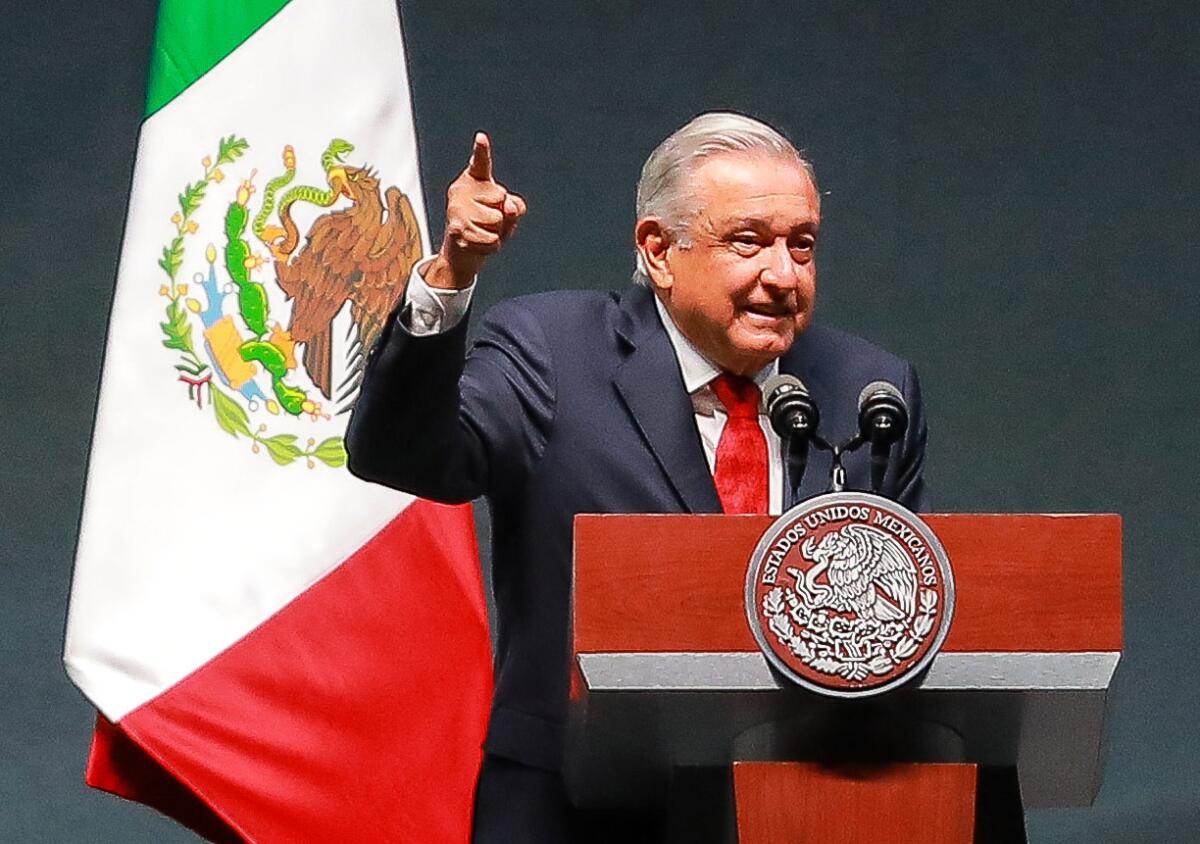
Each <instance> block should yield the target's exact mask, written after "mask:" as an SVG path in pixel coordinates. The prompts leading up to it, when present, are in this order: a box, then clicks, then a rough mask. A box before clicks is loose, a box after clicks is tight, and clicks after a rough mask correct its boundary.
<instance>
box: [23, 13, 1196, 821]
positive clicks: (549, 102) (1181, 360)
mask: <svg viewBox="0 0 1200 844" xmlns="http://www.w3.org/2000/svg"><path fill="white" fill-rule="evenodd" d="M1189 5H1190V4H1184V3H1176V4H1169V3H1158V2H1143V3H1140V4H1130V3H1126V2H1121V3H1117V2H1088V3H1077V4H1063V3H1045V2H1039V3H1030V2H1004V3H964V4H958V3H938V2H911V3H903V4H902V3H851V2H830V3H809V2H804V3H785V2H777V3H772V4H753V3H730V2H723V3H710V4H694V3H690V4H658V3H655V4H643V3H634V2H619V1H618V0H605V1H604V2H587V3H581V2H565V0H557V2H536V3H534V2H519V3H508V4H496V3H491V2H478V3H469V4H468V3H451V2H446V0H436V2H435V0H407V2H404V3H403V4H402V11H403V14H404V23H405V31H406V37H407V39H408V47H409V67H410V71H411V75H412V87H413V95H414V99H415V108H416V123H417V130H418V135H419V137H420V147H421V164H422V172H423V174H424V180H425V185H426V196H427V198H428V204H429V207H430V209H431V212H430V213H431V219H430V225H431V228H432V230H433V231H434V232H439V231H440V227H441V224H442V220H441V208H442V205H443V196H444V193H443V189H444V186H445V185H446V184H447V183H448V182H449V180H450V179H451V178H453V176H454V175H455V174H456V173H457V172H458V170H460V169H461V167H462V166H463V164H464V162H465V160H466V158H467V156H468V154H469V151H470V143H471V133H472V132H473V131H474V130H475V129H477V128H485V129H487V130H489V131H490V132H491V133H492V137H493V142H494V146H495V150H496V168H497V169H496V172H497V177H498V178H499V179H501V180H502V181H505V182H506V183H507V184H508V185H509V186H510V187H511V188H512V189H514V190H518V191H520V192H521V193H523V194H524V195H525V196H526V197H527V198H528V200H529V206H530V211H529V217H528V219H527V220H526V221H525V222H524V223H523V225H522V231H521V232H520V234H519V235H518V236H517V238H516V239H515V241H514V242H513V243H512V244H511V246H510V247H509V248H507V249H506V251H505V254H503V255H502V256H501V257H500V258H499V259H497V260H495V261H494V263H493V264H491V265H489V267H488V270H487V272H486V275H485V278H484V280H483V282H482V287H481V294H480V297H481V300H482V304H483V305H487V304H490V303H492V302H495V301H497V300H499V299H501V298H504V297H507V296H511V295H514V294H517V293H521V292H525V291H531V290H542V289H547V288H555V287H596V288H609V287H613V286H620V285H622V284H623V283H624V280H625V278H626V277H627V274H628V272H629V270H630V269H631V266H632V264H631V258H630V232H631V230H632V225H633V211H632V208H633V192H634V184H635V181H636V178H637V174H638V170H639V168H640V165H641V162H642V161H643V160H644V158H645V156H646V155H647V154H648V153H649V151H650V150H651V149H652V148H653V146H654V145H655V144H656V143H657V142H658V141H659V140H661V139H662V138H663V137H664V136H665V135H667V134H668V133H669V132H670V131H672V130H673V129H675V128H676V127H678V126H679V125H681V124H682V123H683V122H685V121H686V120H687V119H688V118H690V117H691V116H692V115H694V114H696V113H697V112H700V111H704V110H708V109H713V108H733V109H737V110H741V111H745V112H748V113H751V114H754V115H757V116H759V117H761V118H764V119H766V120H767V121H769V122H772V123H774V124H776V125H777V126H779V127H781V128H783V129H784V130H785V131H787V132H788V133H789V134H791V135H792V137H793V138H794V139H795V140H796V141H797V142H798V143H799V144H800V145H801V146H803V147H805V148H806V149H807V150H808V151H809V153H810V154H811V156H812V158H813V159H814V160H815V162H816V165H817V170H818V175H819V178H820V182H821V187H822V189H823V190H824V191H827V192H828V193H827V196H826V197H825V200H824V207H823V212H824V214H823V216H824V225H823V233H822V244H821V249H820V259H819V260H820V266H821V270H820V295H819V297H818V298H819V302H820V305H819V308H818V319H822V320H824V321H826V322H829V323H832V324H835V325H838V326H841V327H843V328H846V329H849V330H851V331H854V332H856V333H860V334H864V335H866V336H868V337H871V338H872V339H874V340H876V341H877V342H879V343H881V344H883V345H885V346H887V347H889V348H891V349H892V350H894V351H896V352H898V353H900V354H901V355H904V356H906V357H908V358H909V359H911V360H912V361H913V362H914V363H915V364H916V365H917V367H918V369H919V371H920V372H921V375H922V380H923V383H924V388H925V394H926V398H927V402H928V413H929V418H930V420H931V423H930V430H931V434H930V446H929V462H928V469H927V472H928V477H929V478H930V480H931V482H932V485H933V490H934V496H935V504H936V506H937V508H938V509H941V510H950V511H1005V512H1008V511H1058V512H1072V511H1115V512H1118V513H1121V514H1122V515H1123V516H1124V517H1125V570H1126V580H1125V584H1126V592H1125V611H1126V616H1125V617H1126V638H1125V643H1126V657H1125V660H1124V661H1123V662H1122V664H1121V668H1120V670H1119V672H1118V679H1117V689H1116V693H1115V695H1114V699H1113V707H1112V718H1111V730H1110V742H1109V748H1108V762H1107V766H1106V771H1105V782H1104V787H1103V789H1102V790H1101V793H1100V796H1099V798H1098V800H1097V801H1096V805H1095V807H1094V808H1092V809H1088V810H1055V811H1041V812H1033V813H1031V814H1030V817H1029V827H1030V840H1031V841H1032V842H1047V841H1114V842H1136V841H1146V842H1174V841H1180V842H1188V841H1200V742H1198V741H1197V727H1196V719H1197V715H1198V714H1200V703H1198V702H1197V701H1198V697H1197V696H1198V693H1200V672H1198V671H1197V669H1196V665H1195V662H1196V651H1197V645H1198V644H1200V632H1198V630H1200V625H1197V623H1196V610H1197V602H1198V597H1200V590H1198V589H1197V587H1196V583H1195V578H1196V573H1197V570H1198V563H1200V561H1198V560H1197V552H1196V550H1195V549H1196V546H1197V537H1196V525H1197V522H1198V521H1200V507H1198V506H1197V500H1196V480H1195V478H1196V473H1197V469H1198V468H1200V466H1198V465H1197V464H1198V461H1197V459H1196V453H1197V449H1198V448H1200V445H1198V444H1197V442H1196V436H1195V435H1196V426H1195V424H1194V420H1195V415H1196V410H1197V407H1198V405H1200V403H1198V401H1197V399H1198V395H1197V393H1198V391H1197V386H1196V383H1197V382H1196V376H1195V364H1196V362H1197V359H1198V357H1200V356H1198V355H1197V354H1196V347H1197V341H1198V340H1200V330H1198V329H1197V318H1198V317H1200V308H1198V307H1197V305H1198V304H1200V285H1198V281H1200V279H1198V278H1197V272H1196V265H1197V259H1198V258H1200V252H1198V249H1197V245H1196V243H1197V236H1198V235H1200V219H1198V215H1197V213H1196V210H1197V205H1198V204H1200V143H1198V140H1197V135H1198V133H1200V113H1198V112H1200V96H1198V95H1200V37H1198V36H1200V32H1198V30H1200V16H1198V15H1196V14H1195V12H1194V10H1193V9H1191V8H1189ZM0 11H2V12H3V14H0V20H2V21H3V23H2V24H0V27H2V29H0V74H2V75H0V92H2V97H3V103H4V107H3V111H2V112H0V132H2V135H0V149H3V150H4V153H5V159H6V161H5V163H4V164H3V166H0V196H2V197H3V199H2V200H0V402H2V404H0V408H2V414H3V419H4V426H3V428H2V429H0V455H2V462H0V467H2V468H0V473H2V474H0V477H2V478H3V484H2V489H0V493H2V495H0V551H2V554H3V556H2V557H0V566H2V568H0V574H2V577H3V579H2V581H0V717H2V719H3V726H2V727H0V840H3V841H112V842H126V841H151V840H153V841H187V840H193V839H192V837H191V836H190V834H188V833H186V832H184V831H182V830H181V829H179V828H177V827H175V826H174V825H173V824H172V823H170V822H168V821H165V820H163V819H161V818H160V817H158V816H157V815H155V814H154V813H152V812H150V811H149V810H146V809H143V808H141V807H139V806H135V805H131V804H127V803H123V802H121V801H119V800H117V799H115V798H112V797H109V796H106V795H102V794H99V793H91V792H89V791H88V790H87V789H86V788H85V787H84V786H83V783H82V773H83V767H84V762H85V757H86V752H87V746H88V737H89V731H90V726H91V709H90V707H89V706H88V705H87V703H86V702H85V701H84V700H83V699H82V697H81V696H80V695H79V694H78V693H77V692H75V691H74V689H73V688H72V687H71V685H70V684H69V683H68V681H67V679H66V676H65V674H64V673H63V671H62V669H61V665H60V661H59V654H60V651H61V646H62V632H63V624H64V619H65V614H66V600H67V592H68V586H69V581H70V573H71V565H72V554H73V551H74V543H75V534H76V530H77V525H78V517H79V509H80V504H81V494H82V485H83V479H84V472H85V465H86V456H87V448H88V440H89V436H90V431H91V425H92V414H93V410H94V401H95V391H96V386H97V381H98V377H99V368H100V355H101V349H102V341H103V338H104V332H105V325H106V319H107V312H108V307H109V303H110V300H111V295H112V279H113V273H114V269H115V266H116V260H117V254H118V250H119V246H120V236H121V230H122V224H123V218H124V210H125V203H126V193H127V189H128V182H129V176H130V171H131V166H132V161H133V155H134V150H135V144H136V136H137V129H138V124H139V120H140V114H141V106H142V100H143V77H144V71H145V67H146V63H147V57H148V51H149V45H150V39H151V34H152V29H153V15H154V9H153V3H152V2H151V0H140V1H139V2H125V3H121V4H107V5H103V4H95V3H90V2H82V0H75V2H57V3H51V4H48V5H46V6H38V5H37V4H18V3H16V2H15V0H4V3H3V9H2V10H0ZM332 37H333V36H331V38H332ZM342 46H343V47H344V48H349V49H352V45H342ZM330 56H331V61H336V50H335V51H334V52H332V53H331V54H330ZM262 84H263V85H264V86H265V87H269V85H270V84H273V83H272V81H271V80H270V79H264V80H263V81H262ZM435 239H436V236H435ZM1029 576H1030V577H1037V576H1038V572H1036V571H1031V572H1029ZM1048 597H1049V598H1052V597H1053V596H1048Z"/></svg>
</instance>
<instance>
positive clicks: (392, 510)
mask: <svg viewBox="0 0 1200 844" xmlns="http://www.w3.org/2000/svg"><path fill="white" fill-rule="evenodd" d="M296 44H302V45H305V49H308V50H311V51H312V53H313V55H314V56H318V57H322V58H321V60H320V61H315V62H297V63H295V64H289V63H288V62H287V61H286V56H288V55H290V54H293V53H294V51H295V48H296ZM395 90H400V91H402V92H405V94H407V91H408V80H407V72H406V68H405V63H404V52H403V44H402V40H401V37H400V31H399V23H398V21H397V19H396V10H395V8H394V6H393V5H392V4H390V3H387V4H382V3H377V2H362V3H360V2H346V3H338V4H334V3H330V2H328V0H293V2H292V3H290V4H289V5H288V6H286V7H285V8H284V9H283V10H282V11H281V12H280V13H279V14H278V15H277V16H275V17H274V18H273V19H272V20H271V21H269V22H268V23H267V24H266V25H265V26H264V27H263V28H262V29H260V30H259V31H258V32H256V33H255V34H254V35H253V36H252V37H251V38H250V39H249V40H248V41H246V42H245V43H244V44H242V45H241V46H240V47H239V48H238V49H237V50H235V51H234V52H233V53H232V54H231V55H230V56H229V57H227V58H226V59H225V60H224V61H222V62H221V63H220V64H218V65H217V66H216V67H215V68H214V69H213V70H211V71H210V72H209V73H208V74H207V75H206V76H204V77H203V78H202V79H200V80H199V81H197V82H196V83H195V84H194V85H193V86H192V87H191V88H189V89H188V90H187V91H185V92H184V93H183V94H181V95H180V96H179V97H178V98H176V99H175V100H174V101H172V102H171V103H170V104H169V105H167V106H166V107H165V108H163V109H162V110H161V111H159V112H158V113H157V114H155V115H154V116H153V117H151V118H150V119H149V120H148V121H147V122H146V124H145V125H144V127H143V130H142V134H141V137H140V140H139V154H138V159H137V165H136V169H135V177H134V184H133V192H132V200H131V203H130V209H129V218H128V224H127V227H126V236H125V243H124V246H123V250H122V258H121V267H120V271H119V273H118V283H117V289H116V295H115V299H114V303H113V312H112V318H111V326H110V331H109V338H108V349H107V352H106V358H105V364H104V372H103V381H102V392H101V399H100V402H99V406H98V411H97V419H96V428H95V434H94V440H93V444H92V457H91V461H90V465H89V469H88V482H87V496H86V501H85V505H84V512H83V521H82V527H81V533H80V541H79V549H78V554H77V558H76V572H75V579H74V584H73V588H72V597H71V611H70V618H69V623H68V631H67V648H66V662H67V666H68V671H69V673H70V674H71V677H72V679H73V680H74V681H75V682H76V683H77V685H79V687H80V688H81V689H83V690H84V692H85V693H86V694H87V695H88V697H89V698H90V699H91V700H92V702H93V703H94V704H95V706H96V707H97V708H98V709H99V710H100V711H101V712H102V713H103V714H104V715H105V716H106V717H108V718H109V719H110V720H114V721H116V720H118V719H120V718H121V717H122V716H123V715H124V714H126V713H127V712H129V711H131V710H132V709H135V708H136V707H138V706H140V705H141V704H143V703H145V702H146V701H148V700H150V699H152V698H153V697H155V696H156V695H158V694H159V693H161V692H162V691H163V690H165V689H166V688H168V687H170V686H172V685H173V684H175V683H176V682H178V681H179V680H180V679H182V678H183V677H185V676H187V675H188V674H189V673H191V672H192V671H194V670H196V669H197V668H198V667H200V666H201V665H203V664H204V663H206V662H207V661H209V660H210V659H212V658H213V657H214V656H215V655H217V654H218V653H220V652H221V651H223V650H224V649H225V648H227V647H229V646H230V645H231V644H233V643H234V642H236V641H237V640H238V639H240V638H241V637H242V636H244V635H245V634H246V633H248V632H249V631H250V630H252V629H253V628H254V627H255V626H257V625H258V624H260V623H261V622H262V621H263V620H264V619H265V618H267V617H268V616H270V615H271V614H272V613H274V612H276V611H278V610H279V609H280V608H281V607H283V606H285V605H286V604H287V603H288V602H289V601H290V600H292V599H293V598H294V597H295V596H296V595H298V594H299V593H301V592H302V591H303V590H304V589H305V588H306V587H308V586H309V585H310V584H312V583H313V582H314V581H315V580H317V579H318V578H320V577H321V576H322V575H323V574H325V573H327V572H328V571H329V570H330V569H331V568H333V567H335V566H336V565H337V564H339V563H340V562H341V561H342V560H344V559H346V558H347V557H348V556H349V555H351V554H352V553H353V552H354V551H355V550H357V549H358V548H359V547H360V546H361V545H362V544H363V543H364V542H366V541H367V540H369V539H370V537H371V536H373V535H374V534H375V533H376V532H377V531H378V530H379V529H380V528H382V527H383V526H384V525H385V524H386V523H387V522H388V521H389V520H390V519H391V518H392V517H393V516H394V515H395V514H396V513H397V512H398V511H399V510H401V509H403V508H404V507H405V506H407V504H408V503H409V502H410V501H411V498H410V497H408V496H405V495H401V494H399V493H395V492H392V491H389V490H385V489H383V488H380V487H376V486H372V485H367V484H363V483H362V482H360V481H358V480H356V479H354V478H353V477H351V476H350V475H349V473H348V472H347V471H346V470H345V469H331V468H329V467H326V466H323V465H320V464H318V465H317V466H316V467H315V468H313V469H309V468H306V466H305V462H304V461H303V460H300V461H297V462H296V463H293V464H292V465H289V466H276V465H275V464H274V463H273V462H272V461H271V460H270V458H269V457H267V455H265V454H262V453H259V454H251V452H250V446H251V443H250V441H249V440H248V439H245V438H237V439H235V438H234V437H232V436H230V435H228V434H226V433H225V432H223V431H222V430H221V429H220V428H219V427H218V426H217V424H216V422H215V420H214V414H213V409H212V407H211V406H209V405H208V404H207V399H206V403H205V406H204V407H203V408H202V409H200V408H198V407H197V406H196V404H195V403H189V402H188V401H187V398H186V397H187V387H186V385H185V384H182V383H179V382H178V381H176V380H175V375H176V373H175V371H174V370H173V369H172V367H173V365H174V364H175V362H176V359H177V355H176V353H175V352H173V351H171V350H168V349H165V348H163V346H162V339H163V334H162V331H161V329H160V328H159V323H161V322H163V320H164V316H163V311H164V307H165V304H166V299H165V298H163V297H162V296H159V295H158V292H157V291H158V288H159V285H160V284H162V283H163V282H164V281H165V279H166V277H165V275H164V274H163V273H162V271H161V270H160V269H159V268H158V266H157V265H156V261H157V259H158V258H159V256H160V254H161V252H162V248H163V246H164V245H165V244H166V243H168V242H169V241H170V239H171V237H172V236H173V235H174V229H173V227H172V225H171V224H170V222H169V221H170V218H171V215H172V213H173V212H174V211H175V210H176V208H177V200H176V195H177V194H178V193H179V192H180V191H181V190H182V188H183V186H184V185H186V184H187V183H189V182H191V181H194V180H196V179H197V178H198V177H199V176H200V174H201V164H200V160H201V158H203V157H204V156H205V155H209V156H213V155H215V152H216V146H217V143H218V141H219V138H220V137H221V136H224V135H230V134H234V135H237V136H239V137H243V138H246V139H247V140H248V141H249V144H250V149H249V150H248V151H247V153H246V155H245V156H244V157H243V158H241V159H239V160H238V161H237V162H235V163H234V164H232V165H230V166H228V167H225V168H223V170H224V180H223V181H222V182H221V183H220V184H214V185H212V186H210V190H209V195H208V196H207V197H206V198H205V200H204V202H203V204H202V207H201V208H200V210H199V211H197V212H196V214H195V215H194V217H193V219H194V220H196V222H197V223H198V224H199V230H198V231H197V232H196V233H195V234H192V235H188V236H187V237H186V239H185V240H186V250H187V252H186V257H185V261H184V264H183V266H182V268H181V270H180V272H179V276H178V280H179V281H182V282H186V283H189V284H194V283H195V282H194V281H193V274H194V273H195V272H197V271H198V270H200V269H201V268H202V266H206V264H205V262H204V259H203V255H204V252H205V247H206V245H207V244H208V243H213V244H214V245H216V247H217V248H218V250H220V249H221V248H222V245H223V242H224V235H223V233H222V218H223V215H224V212H225V208H226V207H227V205H228V204H229V202H230V201H231V199H232V197H233V196H234V193H235V191H236V185H237V183H238V182H239V181H240V180H242V179H244V178H247V177H248V176H249V175H250V171H251V170H252V169H255V168H257V170H258V173H257V175H256V177H255V181H254V184H255V186H256V187H257V189H258V192H257V194H256V195H255V197H254V201H252V203H251V206H250V207H251V210H252V212H253V211H257V208H258V201H259V200H261V197H262V191H263V185H264V184H265V182H266V181H267V180H268V179H270V178H272V177H273V176H275V175H277V174H278V173H279V172H281V170H282V165H281V163H280V161H281V159H280V154H281V151H282V149H283V147H284V146H285V145H287V144H290V145H292V146H293V147H294V148H295V152H296V157H297V162H298V163H297V170H298V173H297V178H296V182H295V183H296V184H314V185H321V184H323V181H322V180H323V172H322V169H321V166H320V163H319V158H320V156H321V153H322V152H323V151H324V150H325V148H326V146H327V145H328V144H329V142H330V140H331V139H332V138H345V139H346V140H348V141H350V142H351V143H353V144H355V150H354V152H353V154H352V156H351V157H350V159H349V161H350V163H354V164H367V163H369V164H371V165H373V166H374V167H375V168H376V169H377V170H378V172H379V175H380V180H381V189H383V188H386V187H388V186H390V185H396V186H398V187H399V188H400V189H401V190H402V191H403V192H404V193H405V194H406V195H407V196H408V198H409V200H410V201H411V203H412V205H413V210H414V212H415V214H416V216H417V219H418V220H419V221H420V222H421V225H422V241H423V245H424V247H425V250H426V252H427V251H428V238H427V234H426V233H425V231H424V219H425V215H424V210H425V209H424V202H423V197H422V193H421V189H420V180H419V171H418V167H417V150H416V141H415V136H414V130H413V124H412V118H411V109H410V107H409V103H408V102H406V101H403V100H399V99H397V98H395V97H392V98H390V99H389V98H388V97H387V94H388V92H390V91H395ZM379 103H386V106H385V107H382V108H381V107H379V105H378V104H379ZM284 118H286V120H285V119H284ZM302 207H306V208H307V210H306V211H302V212H299V213H297V214H296V219H297V222H298V223H299V226H300V230H301V232H303V231H305V230H306V229H307V228H308V226H309V225H310V224H311V222H312V220H313V219H314V218H315V217H316V216H317V214H318V213H322V212H323V210H324V209H315V208H314V207H313V206H301V205H297V208H298V209H299V208H302ZM254 246H255V247H257V248H258V251H261V252H265V249H263V248H262V247H261V245H260V244H257V243H254ZM219 264H220V260H219V261H218V265H219ZM271 296H272V298H271V322H280V323H282V324H283V325H286V324H287V314H288V307H289V306H288V305H287V304H286V303H285V302H284V300H283V296H282V293H281V292H280V291H279V290H278V289H277V288H276V289H274V290H273V291H272V293H271ZM344 325H345V317H344V315H343V319H342V321H340V322H339V323H338V324H337V325H335V329H334V330H335V332H336V331H339V330H341V326H344ZM340 339H341V338H340V337H339V338H337V340H338V341H340ZM196 340H197V342H198V343H202V342H203V338H202V337H200V336H198V332H197V336H196ZM336 348H339V347H338V346H335V349H336ZM337 374H338V373H337V372H336V369H335V376H336V375H337ZM340 381H341V378H340V377H335V379H334V386H335V388H336V386H337V384H338V383H339V382H340ZM278 418H279V417H275V418H272V417H269V416H266V415H265V413H262V414H258V415H253V416H252V417H251V419H252V423H254V424H258V423H259V422H260V419H261V420H262V421H264V422H272V423H274V422H275V421H276V420H277V419H278ZM284 418H286V417H284ZM345 422H346V416H345V415H342V416H337V415H333V416H332V418H331V419H329V420H325V419H321V420H318V421H311V420H309V419H307V418H305V419H303V420H301V421H299V422H296V421H293V422H292V425H293V431H294V432H301V437H302V440H301V442H303V438H304V437H306V436H311V437H313V438H315V439H316V440H317V441H318V442H319V441H322V440H324V439H325V438H327V437H331V436H339V435H341V433H342V431H343V429H344V426H345ZM309 431H311V433H305V432H309Z"/></svg>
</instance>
